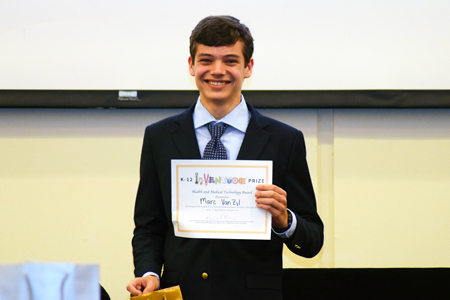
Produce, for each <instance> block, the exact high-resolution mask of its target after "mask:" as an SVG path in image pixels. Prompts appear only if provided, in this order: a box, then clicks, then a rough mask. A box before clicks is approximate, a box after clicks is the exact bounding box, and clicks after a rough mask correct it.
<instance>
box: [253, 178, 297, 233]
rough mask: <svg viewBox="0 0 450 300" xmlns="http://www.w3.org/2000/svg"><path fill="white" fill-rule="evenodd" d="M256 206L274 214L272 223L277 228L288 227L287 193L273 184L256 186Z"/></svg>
mask: <svg viewBox="0 0 450 300" xmlns="http://www.w3.org/2000/svg"><path fill="white" fill-rule="evenodd" d="M256 190H257V191H256V193H255V197H256V199H255V201H256V206H257V207H259V208H262V209H264V210H266V211H268V212H269V213H270V214H271V215H272V225H273V226H274V227H277V228H287V227H288V224H289V223H288V213H287V210H286V209H287V199H286V197H287V193H286V192H285V191H284V190H283V189H281V188H279V187H278V186H276V185H273V184H261V185H257V186H256Z"/></svg>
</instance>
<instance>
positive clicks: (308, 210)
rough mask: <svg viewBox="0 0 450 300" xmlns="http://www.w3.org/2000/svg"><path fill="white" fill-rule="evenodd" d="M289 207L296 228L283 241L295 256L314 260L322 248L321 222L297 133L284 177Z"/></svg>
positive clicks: (304, 153) (300, 140)
mask: <svg viewBox="0 0 450 300" xmlns="http://www.w3.org/2000/svg"><path fill="white" fill-rule="evenodd" d="M285 190H286V192H287V205H288V208H289V209H290V210H291V211H292V212H293V213H295V215H296V218H297V227H296V229H295V232H294V234H293V235H292V236H291V237H290V238H289V239H288V240H286V241H285V244H286V245H287V247H288V248H289V249H290V250H291V251H292V252H294V253H295V254H297V255H300V256H303V257H308V258H310V257H314V256H315V255H317V254H318V253H319V251H320V249H321V248H322V245H323V223H322V220H321V219H320V217H319V215H318V213H317V207H316V199H315V196H314V190H313V186H312V182H311V177H310V174H309V169H308V164H307V162H306V147H305V140H304V138H303V134H302V133H301V132H300V131H298V132H297V135H296V136H295V139H294V142H293V146H292V149H291V151H290V156H289V162H288V166H287V171H286V177H285Z"/></svg>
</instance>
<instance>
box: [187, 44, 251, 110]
mask: <svg viewBox="0 0 450 300" xmlns="http://www.w3.org/2000/svg"><path fill="white" fill-rule="evenodd" d="M252 68H253V59H251V60H250V62H249V63H248V65H245V62H244V55H243V54H242V42H241V41H238V42H236V44H234V45H232V46H220V47H211V46H205V45H202V44H199V45H198V47H197V53H196V54H195V61H192V58H191V57H189V73H190V74H191V75H192V76H195V83H196V84H197V87H198V89H199V91H200V99H201V101H202V103H203V105H205V106H208V105H231V104H233V105H234V103H235V104H236V105H237V104H239V102H240V99H241V98H240V97H241V89H242V83H243V82H244V79H245V78H249V77H250V76H251V75H252Z"/></svg>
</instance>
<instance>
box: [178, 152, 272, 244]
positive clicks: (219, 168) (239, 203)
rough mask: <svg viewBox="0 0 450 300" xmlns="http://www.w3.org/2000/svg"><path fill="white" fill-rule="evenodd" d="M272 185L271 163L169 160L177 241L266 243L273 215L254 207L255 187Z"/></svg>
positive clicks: (257, 161) (268, 238) (256, 161)
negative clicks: (194, 239) (205, 240)
mask: <svg viewBox="0 0 450 300" xmlns="http://www.w3.org/2000/svg"><path fill="white" fill-rule="evenodd" d="M271 183H272V161H259V160H172V223H173V227H174V231H175V235H176V236H180V237H185V238H205V239H206V238H208V239H247V240H270V235H271V228H272V218H271V215H270V214H269V213H268V212H267V211H265V210H263V209H261V208H258V207H256V202H255V192H256V188H255V187H256V185H258V184H271Z"/></svg>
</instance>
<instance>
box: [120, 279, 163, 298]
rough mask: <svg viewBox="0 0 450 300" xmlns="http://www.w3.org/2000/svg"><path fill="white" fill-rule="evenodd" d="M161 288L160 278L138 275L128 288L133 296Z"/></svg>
mask: <svg viewBox="0 0 450 300" xmlns="http://www.w3.org/2000/svg"><path fill="white" fill-rule="evenodd" d="M158 288H159V279H158V277H156V276H152V275H149V276H145V277H136V278H135V279H133V280H132V281H131V282H130V283H129V284H128V285H127V290H128V291H129V292H130V293H131V296H140V295H145V294H148V293H151V292H153V291H155V290H157V289H158Z"/></svg>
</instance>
